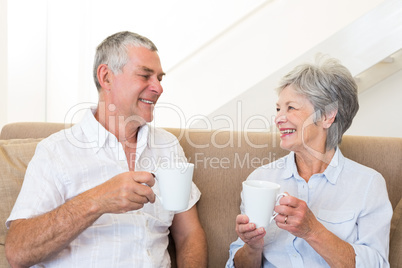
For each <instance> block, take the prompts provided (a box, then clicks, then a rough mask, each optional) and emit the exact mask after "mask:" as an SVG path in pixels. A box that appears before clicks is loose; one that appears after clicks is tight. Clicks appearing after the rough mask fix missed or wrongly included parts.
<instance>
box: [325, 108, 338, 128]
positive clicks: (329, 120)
mask: <svg viewBox="0 0 402 268" xmlns="http://www.w3.org/2000/svg"><path fill="white" fill-rule="evenodd" d="M337 114H338V110H333V111H331V112H328V113H327V114H325V116H324V120H323V122H322V125H323V127H324V128H329V127H330V126H331V125H332V124H333V123H334V121H335V117H336V115H337Z"/></svg>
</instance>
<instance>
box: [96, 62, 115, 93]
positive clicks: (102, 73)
mask: <svg viewBox="0 0 402 268" xmlns="http://www.w3.org/2000/svg"><path fill="white" fill-rule="evenodd" d="M96 75H97V76H98V81H99V84H100V86H101V87H102V88H103V89H105V90H107V91H109V90H110V84H111V83H110V82H111V78H112V75H113V72H112V71H111V70H110V69H109V67H108V66H107V65H106V64H101V65H99V66H98V70H97V73H96Z"/></svg>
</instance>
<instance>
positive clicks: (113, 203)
mask: <svg viewBox="0 0 402 268" xmlns="http://www.w3.org/2000/svg"><path fill="white" fill-rule="evenodd" d="M154 184H155V179H154V176H153V175H152V174H151V173H149V172H133V171H129V172H125V173H121V174H118V175H116V176H115V177H113V178H111V179H110V180H108V181H106V182H105V183H103V184H101V185H99V186H97V187H95V188H93V189H91V190H89V191H87V192H86V193H84V194H86V198H88V199H89V200H93V201H94V203H95V205H96V207H97V209H99V212H100V214H104V213H124V212H127V211H131V210H137V209H140V208H142V207H143V206H144V204H146V203H148V202H151V203H154V202H155V194H154V192H153V191H152V189H151V187H152V186H153V185H154Z"/></svg>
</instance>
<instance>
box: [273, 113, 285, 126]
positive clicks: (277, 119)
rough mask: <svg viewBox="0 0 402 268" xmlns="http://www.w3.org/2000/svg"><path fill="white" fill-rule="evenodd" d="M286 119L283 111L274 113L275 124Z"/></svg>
mask: <svg viewBox="0 0 402 268" xmlns="http://www.w3.org/2000/svg"><path fill="white" fill-rule="evenodd" d="M286 120H287V118H286V114H285V113H281V112H278V113H277V114H276V116H275V124H276V125H279V124H281V123H284V122H286Z"/></svg>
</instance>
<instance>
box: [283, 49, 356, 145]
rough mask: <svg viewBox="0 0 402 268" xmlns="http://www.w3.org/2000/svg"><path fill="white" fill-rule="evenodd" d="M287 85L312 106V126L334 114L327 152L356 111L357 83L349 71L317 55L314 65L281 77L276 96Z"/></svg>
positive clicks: (329, 130) (300, 67) (336, 142)
mask: <svg viewBox="0 0 402 268" xmlns="http://www.w3.org/2000/svg"><path fill="white" fill-rule="evenodd" d="M289 85H292V86H293V87H294V88H295V90H296V91H297V92H298V93H299V94H302V95H304V96H306V97H307V99H308V100H309V101H310V102H311V103H312V105H313V106H314V110H315V117H314V123H316V122H317V121H318V120H319V119H321V117H322V116H323V115H329V114H330V113H331V112H334V111H336V112H337V114H336V117H335V121H334V123H333V124H332V125H331V126H330V128H329V129H328V133H327V134H328V135H327V141H326V148H327V149H332V148H335V147H336V146H337V145H338V144H340V143H341V141H342V136H343V134H344V133H345V131H346V130H347V129H348V128H349V127H350V125H351V124H352V121H353V118H354V117H355V115H356V113H357V111H358V110H359V102H358V92H357V84H356V82H355V80H354V79H353V77H352V75H351V73H350V72H349V70H348V69H347V68H346V67H345V66H343V65H341V64H340V62H339V61H338V60H336V59H333V58H328V57H323V56H319V57H317V60H316V64H302V65H299V66H297V67H296V68H294V69H293V70H292V71H291V72H290V73H288V74H287V75H285V76H284V77H283V78H282V80H281V81H280V83H279V87H278V88H277V92H278V94H279V93H280V92H281V91H282V90H283V89H284V88H285V87H287V86H289Z"/></svg>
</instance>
